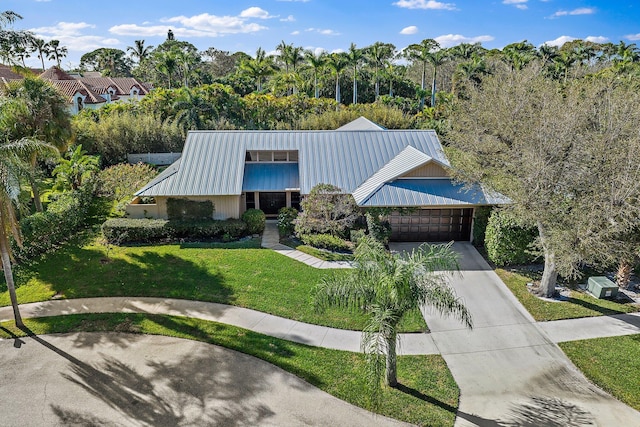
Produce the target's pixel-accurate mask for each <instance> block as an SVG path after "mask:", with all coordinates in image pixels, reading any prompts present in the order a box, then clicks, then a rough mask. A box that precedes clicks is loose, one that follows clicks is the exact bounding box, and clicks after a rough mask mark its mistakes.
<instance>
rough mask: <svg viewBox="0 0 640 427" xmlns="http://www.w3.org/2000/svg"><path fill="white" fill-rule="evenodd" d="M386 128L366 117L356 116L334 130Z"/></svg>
mask: <svg viewBox="0 0 640 427" xmlns="http://www.w3.org/2000/svg"><path fill="white" fill-rule="evenodd" d="M386 129H387V128H385V127H383V126H380V125H379V124H377V123H374V122H372V121H371V120H369V119H367V118H366V117H362V116H360V117H358V118H357V119H355V120H354V121H352V122H349V123H347V124H346V125H342V126H340V127H339V128H338V129H336V130H386Z"/></svg>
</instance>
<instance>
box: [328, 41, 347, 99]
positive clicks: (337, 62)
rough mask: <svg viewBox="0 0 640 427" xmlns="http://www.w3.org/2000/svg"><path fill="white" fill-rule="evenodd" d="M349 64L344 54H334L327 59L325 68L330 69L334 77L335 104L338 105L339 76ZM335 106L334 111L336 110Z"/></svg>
mask: <svg viewBox="0 0 640 427" xmlns="http://www.w3.org/2000/svg"><path fill="white" fill-rule="evenodd" d="M348 65H349V63H348V62H347V58H346V56H345V54H344V53H338V52H334V53H332V54H330V55H329V56H328V57H327V66H328V67H329V68H331V70H332V71H333V74H335V76H336V103H337V104H338V105H339V104H340V75H341V74H342V72H343V71H344V69H345V68H347V66H348ZM338 105H336V109H337V108H338Z"/></svg>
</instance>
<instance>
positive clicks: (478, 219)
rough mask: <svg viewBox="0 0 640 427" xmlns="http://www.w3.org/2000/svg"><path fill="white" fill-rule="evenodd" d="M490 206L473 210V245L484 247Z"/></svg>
mask: <svg viewBox="0 0 640 427" xmlns="http://www.w3.org/2000/svg"><path fill="white" fill-rule="evenodd" d="M491 209H492V208H491V206H480V207H477V208H475V210H474V215H473V244H474V245H475V246H484V240H485V234H486V232H487V224H488V223H489V216H490V215H491Z"/></svg>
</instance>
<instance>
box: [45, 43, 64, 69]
mask: <svg viewBox="0 0 640 427" xmlns="http://www.w3.org/2000/svg"><path fill="white" fill-rule="evenodd" d="M67 52H68V51H67V48H66V47H65V46H60V40H51V41H50V42H49V59H55V61H56V62H57V63H58V68H60V60H61V59H62V58H64V57H65V56H67Z"/></svg>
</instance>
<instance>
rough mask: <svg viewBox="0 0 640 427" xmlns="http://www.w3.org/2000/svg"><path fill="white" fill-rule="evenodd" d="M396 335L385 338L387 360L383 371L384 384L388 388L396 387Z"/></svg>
mask: <svg viewBox="0 0 640 427" xmlns="http://www.w3.org/2000/svg"><path fill="white" fill-rule="evenodd" d="M396 338H397V335H396V333H395V332H394V333H392V334H390V335H389V336H388V337H386V340H387V360H386V370H385V384H387V385H388V386H389V387H395V386H397V385H398V372H397V368H396V365H397V356H396Z"/></svg>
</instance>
